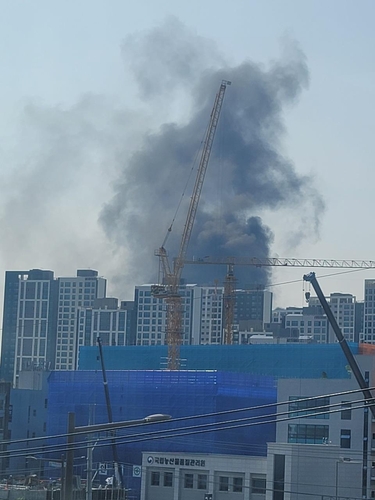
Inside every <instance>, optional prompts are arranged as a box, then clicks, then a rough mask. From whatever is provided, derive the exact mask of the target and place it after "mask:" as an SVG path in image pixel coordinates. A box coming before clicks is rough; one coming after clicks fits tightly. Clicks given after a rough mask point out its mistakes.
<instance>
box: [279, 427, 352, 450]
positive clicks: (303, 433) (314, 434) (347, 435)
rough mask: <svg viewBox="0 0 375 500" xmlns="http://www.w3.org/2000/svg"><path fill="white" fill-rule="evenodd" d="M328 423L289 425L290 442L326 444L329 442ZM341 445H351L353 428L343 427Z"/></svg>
mask: <svg viewBox="0 0 375 500" xmlns="http://www.w3.org/2000/svg"><path fill="white" fill-rule="evenodd" d="M328 433H329V426H328V425H306V424H290V425H288V443H306V444H324V443H327V442H328V438H329V436H328ZM340 447H341V448H346V449H349V448H350V447H351V430H350V429H341V432H340Z"/></svg>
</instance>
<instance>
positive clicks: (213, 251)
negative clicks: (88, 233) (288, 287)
mask: <svg viewBox="0 0 375 500" xmlns="http://www.w3.org/2000/svg"><path fill="white" fill-rule="evenodd" d="M123 51H124V57H125V59H126V61H127V63H128V64H129V66H130V68H131V70H132V71H133V74H134V75H135V78H136V81H137V84H138V86H139V93H140V96H141V98H142V99H144V101H145V102H148V103H150V102H153V103H155V102H157V103H158V105H159V106H160V113H161V114H163V110H164V108H165V107H168V106H171V107H176V103H180V107H181V108H182V109H181V110H182V113H180V117H179V120H178V122H177V123H176V122H168V123H164V124H163V125H161V126H160V128H159V129H158V130H156V131H148V132H147V133H145V136H144V139H143V143H142V146H141V147H140V148H139V149H138V150H137V151H135V152H134V153H133V154H132V156H131V157H130V159H129V161H128V162H127V163H126V164H124V166H123V171H122V174H121V178H120V180H119V182H118V185H117V187H116V194H115V196H114V197H113V199H112V201H111V202H110V203H108V204H107V205H106V206H105V208H104V209H103V211H102V214H101V222H102V224H103V225H104V227H105V229H106V232H107V233H108V235H109V236H110V237H111V238H112V239H114V240H115V241H116V243H117V244H119V245H122V246H126V247H127V248H128V250H129V259H130V262H128V265H129V269H130V273H128V277H130V278H131V279H132V280H135V281H136V282H138V283H139V282H140V281H141V280H143V282H145V281H148V282H154V281H155V280H156V279H157V276H156V274H155V272H156V269H157V261H156V258H154V259H153V251H154V249H155V248H157V247H158V246H160V244H161V243H162V241H163V239H164V235H165V232H166V229H167V227H168V226H169V224H170V222H171V219H172V217H173V215H174V212H175V209H176V207H177V205H178V203H179V200H180V196H181V193H182V191H183V188H184V185H185V182H186V178H187V175H188V173H189V171H190V169H191V166H192V165H193V164H194V160H195V157H196V154H197V147H198V145H199V144H200V142H201V141H202V138H203V136H204V131H205V127H206V126H207V123H208V119H209V116H210V113H211V109H212V105H213V101H214V96H215V94H216V92H217V90H218V88H219V85H220V82H221V80H222V79H226V80H231V81H232V86H230V87H228V88H227V92H226V96H225V101H224V106H223V110H222V114H221V117H220V126H219V128H218V131H217V135H216V138H215V144H214V148H213V151H212V154H211V159H210V165H209V167H208V173H207V177H206V180H205V185H204V188H203V192H202V197H201V201H200V206H199V213H198V215H197V219H196V222H195V226H194V231H193V235H192V238H191V241H190V246H189V251H188V254H189V256H190V257H192V256H195V257H197V258H202V257H205V256H207V255H209V256H255V257H260V258H262V257H267V256H269V254H270V245H271V243H272V240H273V233H272V230H271V229H270V228H269V227H267V226H266V225H265V224H264V223H263V222H262V219H261V215H262V214H264V213H266V212H267V211H270V210H271V211H276V210H278V209H279V208H285V207H290V208H292V209H298V210H301V209H302V207H303V206H304V204H306V201H305V200H306V199H307V200H308V206H307V207H305V208H306V210H307V212H308V214H309V224H307V225H306V226H307V227H308V232H309V233H310V234H311V233H313V232H314V231H316V230H317V229H318V222H319V216H320V213H321V211H322V210H323V202H322V200H321V198H320V196H319V195H318V193H317V192H315V190H314V188H313V187H312V181H311V179H310V178H309V177H306V176H305V177H303V176H301V175H299V174H298V173H297V172H296V170H295V168H294V166H293V164H292V163H291V162H290V161H289V160H288V159H286V158H285V157H284V156H283V155H282V153H281V152H280V151H281V144H280V141H281V139H282V136H283V132H284V126H283V111H284V108H285V107H286V106H288V105H290V104H293V103H295V101H296V99H297V98H298V97H299V95H300V93H301V90H302V89H303V88H306V87H307V85H308V79H309V77H308V69H307V66H306V62H305V57H304V55H303V54H302V53H301V52H300V51H299V49H298V48H297V47H295V46H293V44H289V47H287V48H286V51H285V53H284V54H283V56H282V57H281V58H280V59H279V60H278V61H274V62H272V63H271V64H270V65H269V66H268V67H263V66H261V65H259V64H255V63H253V62H250V61H246V62H243V63H242V64H240V65H237V66H233V65H230V64H228V63H226V62H224V58H223V57H222V56H221V55H220V54H219V53H218V52H217V50H216V48H215V47H214V46H213V45H212V44H211V43H210V42H208V41H207V40H205V39H202V38H199V37H197V36H195V35H192V34H191V33H189V31H188V30H187V29H186V28H185V27H184V26H182V25H181V24H180V23H179V22H178V21H176V20H175V19H169V20H168V21H167V22H166V23H165V24H164V25H163V26H162V27H161V28H158V29H155V30H153V31H152V32H151V33H147V34H145V35H139V36H136V37H133V38H130V39H128V40H126V42H125V43H124V48H123ZM177 107H178V106H177ZM193 176H194V174H193ZM188 192H189V195H186V196H185V198H184V199H183V203H182V205H181V209H180V211H179V213H178V216H177V218H176V221H175V223H174V231H173V233H172V236H171V237H170V239H169V240H168V241H167V244H166V248H167V249H168V251H169V254H170V256H171V258H172V257H173V256H175V255H176V253H177V251H178V245H179V238H180V236H181V232H182V229H183V224H184V218H185V216H186V208H187V204H188V201H189V196H190V193H191V188H190V190H189V191H188ZM304 224H306V221H304ZM304 236H305V234H304V231H303V230H302V229H300V232H299V237H300V238H303V237H304ZM224 274H225V269H220V270H218V269H215V268H213V267H210V266H197V267H194V266H188V267H186V268H185V270H184V274H183V276H184V277H185V279H186V280H187V281H188V282H200V283H209V282H211V283H212V282H213V281H214V280H215V279H222V278H223V276H224ZM237 277H238V278H240V279H239V281H240V284H242V285H245V284H250V283H254V282H256V283H266V282H267V279H268V275H267V271H265V270H263V269H252V268H245V269H241V272H240V273H239V271H238V270H237Z"/></svg>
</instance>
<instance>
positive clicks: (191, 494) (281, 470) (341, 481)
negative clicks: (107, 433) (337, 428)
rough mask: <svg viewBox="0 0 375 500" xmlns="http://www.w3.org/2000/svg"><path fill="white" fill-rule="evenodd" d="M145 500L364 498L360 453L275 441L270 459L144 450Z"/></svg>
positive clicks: (268, 452) (268, 454) (331, 447)
mask: <svg viewBox="0 0 375 500" xmlns="http://www.w3.org/2000/svg"><path fill="white" fill-rule="evenodd" d="M139 469H140V471H139V474H140V476H141V500H279V499H281V500H322V499H324V500H336V499H338V498H341V499H343V498H345V499H346V500H348V499H353V500H354V499H356V500H359V499H360V498H362V483H361V476H362V462H361V456H360V454H357V456H356V457H355V458H349V457H347V456H346V455H345V454H343V453H342V450H340V448H339V447H338V446H334V445H323V444H321V445H308V444H287V443H270V444H269V445H268V449H267V456H266V457H259V456H247V455H242V456H239V455H219V454H217V455H216V454H197V453H194V454H191V453H183V452H181V453H179V452H176V453H155V452H143V453H142V465H141V467H140V468H139Z"/></svg>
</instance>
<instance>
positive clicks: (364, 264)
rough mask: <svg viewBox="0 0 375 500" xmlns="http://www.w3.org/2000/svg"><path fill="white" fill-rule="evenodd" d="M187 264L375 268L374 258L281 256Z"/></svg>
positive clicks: (209, 258)
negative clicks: (337, 258) (339, 258)
mask: <svg viewBox="0 0 375 500" xmlns="http://www.w3.org/2000/svg"><path fill="white" fill-rule="evenodd" d="M184 263H185V264H195V265H200V264H211V265H227V266H228V265H235V266H255V267H271V266H273V267H288V266H289V267H333V268H341V269H352V268H353V269H374V268H375V261H374V260H351V259H348V260H335V259H289V258H281V257H266V258H263V259H260V258H258V257H211V256H209V257H204V258H197V259H186V260H185V261H184Z"/></svg>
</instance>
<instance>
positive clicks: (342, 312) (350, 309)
mask: <svg viewBox="0 0 375 500" xmlns="http://www.w3.org/2000/svg"><path fill="white" fill-rule="evenodd" d="M329 304H330V307H331V310H332V313H333V315H334V317H335V318H336V321H337V324H338V325H339V327H340V329H341V332H342V334H343V335H344V337H345V338H346V340H347V341H348V342H354V332H355V304H356V298H355V296H354V295H351V294H350V293H331V295H330V297H329ZM328 342H329V343H331V342H337V339H336V335H335V333H334V331H333V330H332V327H331V326H330V327H329V334H328Z"/></svg>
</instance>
